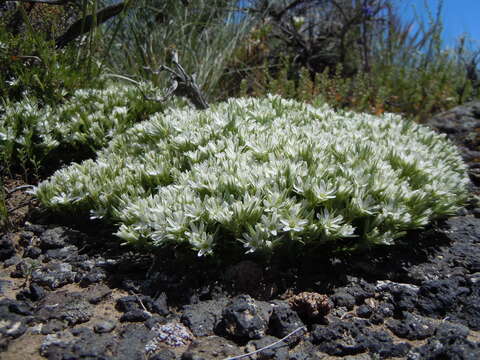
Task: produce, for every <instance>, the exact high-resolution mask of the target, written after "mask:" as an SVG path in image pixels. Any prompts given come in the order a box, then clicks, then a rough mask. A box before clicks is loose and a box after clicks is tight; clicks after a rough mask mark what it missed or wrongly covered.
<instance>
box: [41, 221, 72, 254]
mask: <svg viewBox="0 0 480 360" xmlns="http://www.w3.org/2000/svg"><path fill="white" fill-rule="evenodd" d="M67 238H68V233H67V232H66V231H65V229H64V228H62V227H56V228H53V229H48V230H45V232H43V233H42V234H41V235H40V248H41V249H43V250H48V249H60V248H62V247H64V246H65V245H66V239H67Z"/></svg>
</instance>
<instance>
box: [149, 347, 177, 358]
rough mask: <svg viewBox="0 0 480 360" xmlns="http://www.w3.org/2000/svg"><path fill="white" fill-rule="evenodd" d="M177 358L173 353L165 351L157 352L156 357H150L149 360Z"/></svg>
mask: <svg viewBox="0 0 480 360" xmlns="http://www.w3.org/2000/svg"><path fill="white" fill-rule="evenodd" d="M176 358H177V357H176V356H175V353H174V352H173V351H170V350H168V349H163V350H160V351H159V352H157V353H156V354H155V355H153V356H150V357H149V358H148V360H175V359H176Z"/></svg>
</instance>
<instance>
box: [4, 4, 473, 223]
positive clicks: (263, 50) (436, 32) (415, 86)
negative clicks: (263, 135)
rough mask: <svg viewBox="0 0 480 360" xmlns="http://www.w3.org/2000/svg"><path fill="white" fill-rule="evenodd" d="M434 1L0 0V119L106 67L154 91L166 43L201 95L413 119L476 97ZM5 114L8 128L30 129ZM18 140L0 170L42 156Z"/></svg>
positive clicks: (66, 95) (105, 76)
mask: <svg viewBox="0 0 480 360" xmlns="http://www.w3.org/2000/svg"><path fill="white" fill-rule="evenodd" d="M441 6H442V4H441V3H440V5H439V8H437V9H431V14H430V16H429V17H428V19H427V20H426V21H421V20H420V19H411V20H410V21H406V20H405V19H404V18H402V17H401V16H400V14H399V10H398V9H397V8H396V7H395V3H394V1H393V0H250V1H238V0H196V1H190V0H182V1H178V0H137V1H132V0H125V1H118V0H35V1H30V0H22V1H17V2H13V1H5V0H4V1H0V68H1V69H2V72H1V73H0V98H1V99H0V125H4V124H5V122H6V120H5V119H7V114H6V110H5V109H6V108H7V105H8V104H12V103H16V102H22V101H23V102H25V101H27V102H31V103H33V104H35V107H36V108H37V109H38V110H39V111H44V110H42V109H43V108H48V107H55V106H59V105H62V104H65V103H68V102H69V101H70V100H71V99H72V97H74V94H75V92H76V90H78V89H80V88H91V89H104V88H105V87H107V86H109V84H111V83H113V82H122V81H124V80H122V79H119V78H115V77H113V76H112V74H116V75H121V76H123V77H128V78H129V79H131V80H132V81H137V82H138V81H148V82H150V83H151V85H153V86H155V87H157V88H158V89H166V88H167V87H168V86H170V84H171V80H172V79H171V78H172V76H171V74H169V73H168V72H165V71H157V70H158V69H159V68H160V66H162V65H166V66H172V51H176V52H177V53H178V55H179V61H180V63H181V65H182V66H183V68H184V69H185V71H186V72H187V73H189V74H195V77H194V78H195V79H196V81H197V84H198V85H199V87H200V89H201V91H202V92H203V94H204V95H205V97H206V98H207V99H208V101H209V102H210V103H214V102H218V101H222V100H225V99H226V98H228V97H239V96H246V95H248V96H254V97H263V96H265V95H266V94H267V93H275V94H279V95H282V96H283V97H286V98H293V99H297V100H302V101H306V102H315V103H318V102H328V103H329V104H331V105H332V106H334V107H335V108H343V109H351V110H356V111H363V112H370V113H374V114H382V113H384V112H395V113H400V114H403V115H405V116H407V117H410V118H414V119H415V120H417V121H419V122H421V121H424V120H425V119H427V118H428V117H429V116H431V115H432V114H434V113H437V112H439V111H442V110H446V109H448V108H450V107H452V106H454V105H457V104H460V103H463V102H466V101H469V100H472V99H474V98H478V96H479V88H480V81H479V77H478V75H479V71H478V62H479V60H480V51H479V50H477V49H475V48H473V47H472V43H471V42H470V41H469V40H468V38H463V39H459V42H458V44H457V46H456V48H455V49H451V50H446V49H445V48H444V46H443V44H442V40H441V31H442V19H441ZM414 24H416V25H414ZM151 85H149V86H151ZM144 95H145V94H143V93H139V96H140V97H141V96H144ZM145 101H146V100H145ZM160 107H162V106H160ZM146 108H147V109H148V110H146V111H147V113H148V111H151V112H154V111H158V109H159V107H158V106H153V105H152V106H150V105H148V106H146ZM142 111H143V110H142ZM147 113H145V112H143V113H142V114H140V115H139V118H138V119H137V120H140V119H142V118H144V116H146V115H147ZM105 116H107V115H105ZM16 121H17V123H16V125H15V128H16V129H17V130H16V131H18V134H22V133H25V132H28V129H31V128H32V121H31V119H25V118H22V116H19V117H18V119H17V120H16ZM132 123H133V122H132ZM30 140H31V142H30V143H29V144H27V145H28V151H27V147H26V146H27V145H26V146H25V147H24V146H23V145H22V144H21V143H20V144H19V143H17V144H16V145H15V146H14V148H15V149H16V150H12V151H14V152H16V153H9V154H8V161H7V160H6V157H5V156H2V160H1V161H2V162H1V163H0V170H1V171H2V174H1V175H2V178H3V177H5V176H12V163H15V162H18V161H19V159H20V158H21V156H27V158H28V159H27V160H25V161H24V163H25V164H29V165H25V166H21V167H19V166H18V164H17V166H16V168H15V167H14V170H13V172H18V169H19V168H20V169H21V170H22V171H21V172H22V173H23V174H28V173H29V172H30V173H31V172H32V171H35V167H36V168H37V173H39V172H38V168H39V167H42V166H46V164H43V163H41V161H50V160H49V158H48V157H45V156H43V157H42V156H40V155H39V154H37V153H35V151H36V150H35V149H44V147H42V146H37V145H41V141H42V139H41V137H38V136H35V134H32V137H31V139H30ZM6 141H7V140H6V139H5V136H3V137H0V148H1V147H2V146H6V144H7V142H6ZM32 142H33V143H35V142H37V145H35V146H34V145H32ZM32 149H34V150H32ZM22 151H23V153H22ZM22 154H26V155H22ZM38 159H44V160H40V163H39V161H38ZM25 176H26V179H25V180H26V181H30V182H32V181H33V180H32V177H31V176H30V177H29V176H28V175H25ZM2 192H3V186H2V191H1V192H0V198H2V196H1V194H2ZM4 203H5V201H4V200H3V198H2V200H1V201H0V208H2V204H4ZM3 207H4V206H3ZM3 213H6V211H2V210H1V209H0V214H3ZM1 222H2V220H1V219H0V223H1ZM4 222H5V221H4Z"/></svg>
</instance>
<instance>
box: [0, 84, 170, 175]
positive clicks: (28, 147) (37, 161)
mask: <svg viewBox="0 0 480 360" xmlns="http://www.w3.org/2000/svg"><path fill="white" fill-rule="evenodd" d="M142 86H145V89H144V90H145V91H148V89H147V88H148V86H147V85H142ZM163 108H164V105H163V104H160V103H156V102H151V101H146V100H145V99H144V96H143V94H142V92H141V91H140V90H139V89H138V88H136V87H133V86H125V85H118V84H117V85H111V86H109V87H107V88H105V89H86V90H76V91H75V92H74V93H73V95H72V96H71V97H69V98H68V99H67V100H65V102H64V103H63V104H59V105H57V106H49V105H42V104H41V103H40V102H38V101H37V100H36V99H34V98H28V97H27V98H25V99H24V100H22V101H20V102H7V103H6V106H5V109H4V112H3V113H0V164H3V166H5V167H6V168H9V167H10V166H11V165H12V164H14V163H16V164H20V165H21V167H22V168H24V169H32V168H33V169H34V170H37V171H38V170H40V168H41V167H43V166H45V165H46V164H45V162H48V161H51V160H53V159H52V155H53V156H54V157H55V156H56V157H60V158H62V159H63V160H66V158H65V155H66V154H68V153H71V154H73V153H78V154H81V153H84V154H92V153H93V152H94V151H96V150H98V149H99V148H101V147H103V146H105V145H107V144H108V142H109V141H110V140H111V139H112V138H113V137H114V135H116V134H119V133H123V132H125V131H126V129H127V128H129V127H131V126H132V125H133V124H134V123H135V122H138V121H141V120H143V119H145V118H146V117H147V116H149V115H151V114H152V113H154V112H156V111H160V110H162V109H163ZM55 150H58V151H60V152H61V154H57V155H58V156H57V155H54V152H55ZM58 151H57V152H58ZM80 157H81V156H80ZM67 158H68V156H67ZM83 158H85V156H84V157H83Z"/></svg>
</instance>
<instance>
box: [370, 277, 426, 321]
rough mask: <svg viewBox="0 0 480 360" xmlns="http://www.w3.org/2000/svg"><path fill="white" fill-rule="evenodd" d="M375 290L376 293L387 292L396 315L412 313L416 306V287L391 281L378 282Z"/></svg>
mask: <svg viewBox="0 0 480 360" xmlns="http://www.w3.org/2000/svg"><path fill="white" fill-rule="evenodd" d="M376 289H377V291H378V292H382V293H385V292H388V293H389V294H390V295H391V297H392V303H393V304H394V307H395V309H394V310H395V311H396V312H397V313H398V314H401V313H402V311H412V310H413V309H415V307H416V305H417V298H418V292H419V288H418V286H415V285H411V284H400V283H396V282H393V281H378V282H377V286H376Z"/></svg>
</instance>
